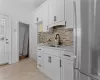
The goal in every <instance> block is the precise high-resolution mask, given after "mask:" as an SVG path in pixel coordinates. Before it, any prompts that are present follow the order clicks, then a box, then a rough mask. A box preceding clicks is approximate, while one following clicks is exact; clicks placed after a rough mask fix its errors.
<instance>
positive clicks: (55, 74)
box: [51, 56, 61, 80]
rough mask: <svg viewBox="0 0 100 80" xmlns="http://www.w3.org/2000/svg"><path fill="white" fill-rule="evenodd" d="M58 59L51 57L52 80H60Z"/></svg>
mask: <svg viewBox="0 0 100 80" xmlns="http://www.w3.org/2000/svg"><path fill="white" fill-rule="evenodd" d="M60 69H61V67H60V58H59V57H56V56H51V71H52V72H51V73H52V80H60V76H61V75H60V73H61V72H60Z"/></svg>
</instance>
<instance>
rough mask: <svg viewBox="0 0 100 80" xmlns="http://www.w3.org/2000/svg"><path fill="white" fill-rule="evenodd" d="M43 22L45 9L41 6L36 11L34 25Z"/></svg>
mask: <svg viewBox="0 0 100 80" xmlns="http://www.w3.org/2000/svg"><path fill="white" fill-rule="evenodd" d="M41 21H43V7H42V6H40V7H38V8H37V9H36V10H35V11H34V23H39V22H41Z"/></svg>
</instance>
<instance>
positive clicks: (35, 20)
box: [33, 10, 38, 23]
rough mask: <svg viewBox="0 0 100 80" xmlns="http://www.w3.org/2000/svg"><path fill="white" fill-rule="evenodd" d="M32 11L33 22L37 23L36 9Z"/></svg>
mask: <svg viewBox="0 0 100 80" xmlns="http://www.w3.org/2000/svg"><path fill="white" fill-rule="evenodd" d="M33 13H34V23H37V18H38V15H37V10H35V11H34V12H33Z"/></svg>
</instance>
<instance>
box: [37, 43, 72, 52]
mask: <svg viewBox="0 0 100 80" xmlns="http://www.w3.org/2000/svg"><path fill="white" fill-rule="evenodd" d="M37 47H44V48H52V49H58V50H64V51H65V50H66V51H71V52H73V51H74V47H73V46H60V47H51V46H49V45H47V44H38V45H37Z"/></svg>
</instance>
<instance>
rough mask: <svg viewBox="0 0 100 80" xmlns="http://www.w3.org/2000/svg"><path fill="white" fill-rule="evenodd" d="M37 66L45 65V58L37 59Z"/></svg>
mask: <svg viewBox="0 0 100 80" xmlns="http://www.w3.org/2000/svg"><path fill="white" fill-rule="evenodd" d="M37 67H38V68H39V67H43V59H42V58H38V60H37Z"/></svg>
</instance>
